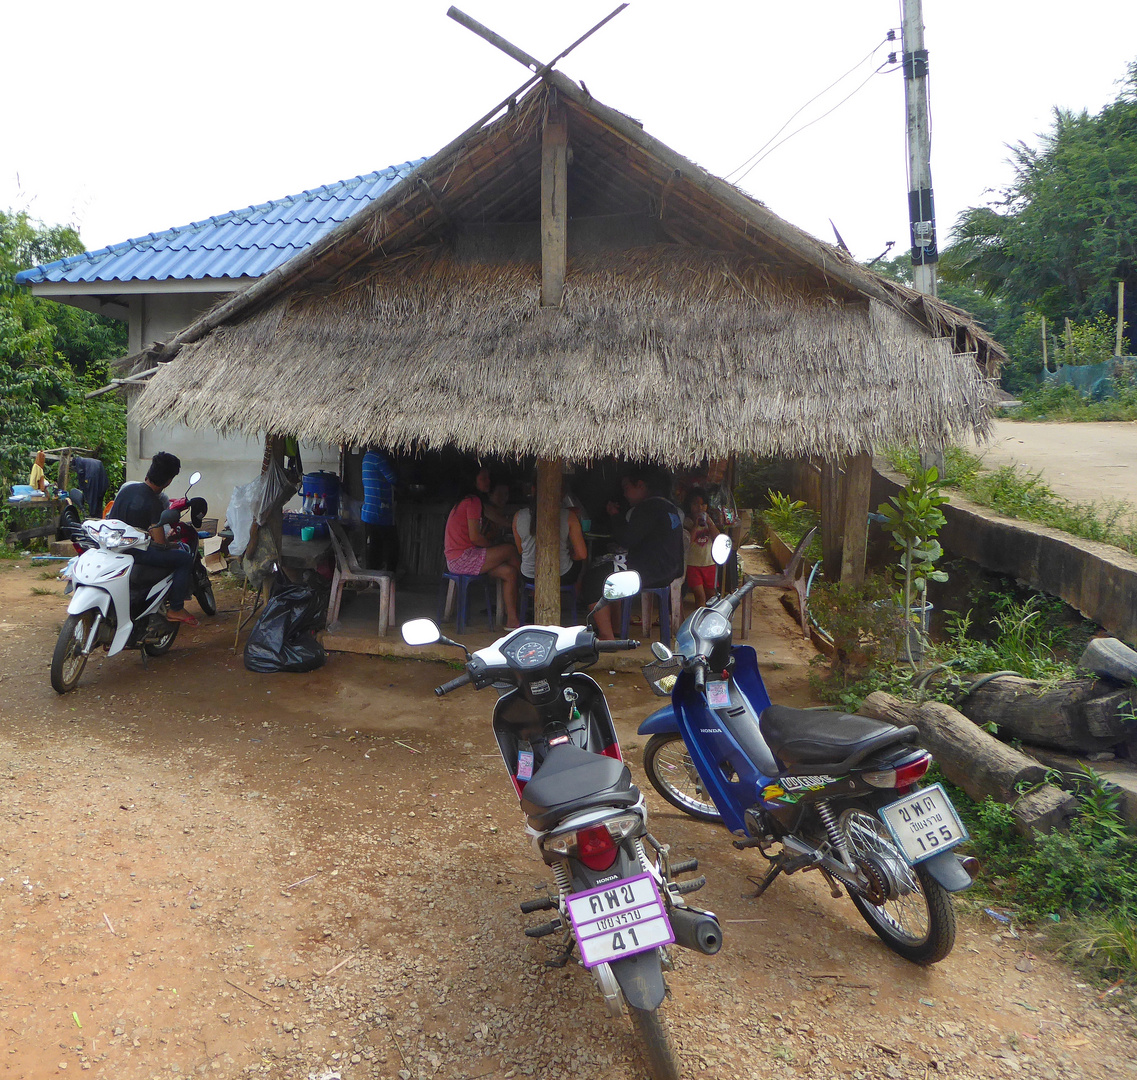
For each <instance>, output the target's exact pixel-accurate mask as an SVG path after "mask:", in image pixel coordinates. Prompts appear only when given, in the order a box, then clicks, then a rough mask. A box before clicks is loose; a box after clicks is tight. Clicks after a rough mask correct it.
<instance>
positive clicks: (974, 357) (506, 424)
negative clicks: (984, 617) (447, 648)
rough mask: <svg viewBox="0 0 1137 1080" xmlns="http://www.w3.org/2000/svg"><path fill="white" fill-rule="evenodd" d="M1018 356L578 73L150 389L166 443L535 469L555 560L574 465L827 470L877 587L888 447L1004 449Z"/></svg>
mask: <svg viewBox="0 0 1137 1080" xmlns="http://www.w3.org/2000/svg"><path fill="white" fill-rule="evenodd" d="M1001 356H1002V354H1001V353H1000V351H999V348H998V346H997V345H996V344H995V343H994V342H992V341H991V340H990V339H989V338H988V337H987V336H986V335H985V334H984V333H983V332H982V331H981V330H980V329H979V328H978V327H977V326H976V325H975V323H974V322H973V321H972V320H971V319H970V318H969V317H968V315H967V314H966V313H965V312H963V311H960V310H958V309H955V308H952V307H950V306H949V305H946V304H943V303H940V302H938V301H937V300H935V299H933V298H930V297H926V296H921V295H919V294H917V293H915V292H912V291H911V290H908V289H905V288H903V287H901V286H898V285H896V284H894V283H892V282H889V281H886V280H884V279H883V278H881V277H879V276H878V275H875V274H873V273H871V272H869V271H866V270H865V269H863V268H862V267H860V266H859V265H857V264H856V263H855V262H854V261H853V260H852V259H851V258H849V257H848V256H846V255H845V254H844V253H842V252H840V251H839V250H837V249H835V248H833V247H831V246H830V245H827V244H824V243H821V242H820V241H818V240H816V239H814V238H813V237H811V236H809V235H808V234H806V233H804V232H802V231H800V230H799V229H797V228H795V227H794V226H792V225H790V224H788V223H787V222H785V221H783V220H782V219H780V218H778V217H777V216H776V215H774V214H772V213H771V212H770V211H769V210H767V209H766V208H765V207H764V206H763V205H762V204H761V203H759V202H757V201H755V200H754V199H751V198H750V197H748V196H747V195H745V194H743V193H742V192H740V191H739V190H737V189H736V188H734V187H732V186H730V185H729V184H727V183H725V182H723V181H721V180H719V179H717V178H715V177H713V176H711V175H709V174H708V173H707V172H706V171H704V170H703V169H701V168H699V167H698V166H697V165H695V164H693V163H692V162H690V161H688V160H687V159H685V158H683V157H682V156H680V155H679V154H677V153H675V152H674V151H673V150H671V149H669V148H668V147H666V146H664V145H663V144H662V143H660V142H659V141H658V140H656V139H654V138H652V137H651V136H650V135H648V134H647V133H646V132H645V131H644V130H643V129H642V127H641V126H640V125H639V124H638V123H637V122H636V121H635V120H633V119H631V118H629V117H628V116H625V115H623V114H622V113H619V112H617V111H616V110H614V109H612V108H609V107H607V106H605V105H602V104H600V103H599V102H598V101H596V100H595V99H594V98H593V97H591V95H590V94H589V93H588V92H587V91H586V90H585V89H583V88H582V87H581V86H578V85H577V84H576V83H574V82H572V81H571V80H569V79H568V78H567V77H565V76H564V75H562V74H561V73H559V72H557V71H551V72H549V73H548V74H547V75H546V76H545V77H544V78H543V79H542V80H541V81H540V82H538V83H536V85H534V86H533V87H532V88H531V89H530V90H529V91H528V93H526V94H525V95H524V96H522V97H520V98H519V99H518V100H511V101H510V102H508V103H505V104H503V105H502V106H501V107H500V108H499V109H498V110H495V112H494V113H492V114H490V115H489V116H487V117H486V118H484V119H483V120H482V121H480V122H479V123H478V124H477V125H475V126H474V127H472V128H470V129H469V130H467V131H465V132H464V133H463V134H462V135H461V136H459V137H458V138H457V139H456V140H454V141H453V142H452V143H450V144H449V145H448V146H446V147H444V148H443V149H442V150H440V151H439V152H438V153H437V154H435V155H434V156H433V157H431V158H429V159H428V160H427V161H426V162H425V163H423V164H422V165H421V166H420V167H419V168H417V169H416V170H415V171H414V172H413V173H412V174H411V175H410V176H409V177H408V178H407V179H406V180H405V181H404V182H402V183H401V184H399V185H398V186H396V187H395V188H393V189H392V190H391V191H389V192H388V193H387V194H386V195H384V196H383V197H381V198H380V199H378V200H377V201H376V202H375V203H374V204H372V205H371V206H370V207H369V208H368V209H367V210H366V211H363V212H361V213H359V214H358V215H356V216H355V217H352V218H351V219H349V220H348V221H346V222H344V223H343V224H342V225H341V226H340V227H338V228H337V229H336V230H334V231H333V232H332V233H330V234H329V235H328V236H327V237H325V238H324V240H323V241H321V242H319V243H317V244H314V245H312V246H311V247H310V248H308V249H307V250H305V251H304V252H302V253H300V254H299V255H297V256H296V257H295V258H293V259H292V260H291V261H289V262H287V263H285V264H283V265H282V266H280V267H279V268H277V269H276V270H275V271H273V272H272V273H270V274H269V275H267V276H266V277H265V278H263V279H261V280H260V281H258V282H257V283H256V284H254V285H252V286H251V287H250V288H248V289H247V290H246V291H245V292H243V293H240V294H237V295H235V296H234V297H232V298H230V299H228V300H227V301H225V302H224V303H222V304H220V305H219V306H218V307H216V308H215V309H213V310H212V311H211V312H209V313H207V314H206V315H204V316H203V317H201V318H200V319H198V320H197V321H196V322H195V323H193V324H192V325H190V326H189V327H187V328H186V329H184V330H183V331H181V332H180V333H179V334H178V335H177V336H175V337H174V338H173V339H171V340H170V341H169V342H167V343H165V344H164V345H159V346H156V347H154V348H153V349H151V350H149V351H148V352H147V353H145V354H140V355H139V356H137V357H135V358H133V370H135V371H141V370H143V369H144V368H146V367H148V366H153V365H155V364H156V365H157V368H158V370H157V372H156V374H155V375H154V377H153V378H151V379H150V380H149V382H148V383H147V386H146V390H145V393H144V395H143V397H142V400H141V402H140V407H139V421H140V422H141V423H142V424H145V423H148V422H151V421H154V420H157V419H158V418H162V419H163V420H165V421H167V422H184V423H186V424H189V425H190V426H210V427H216V428H219V429H221V430H230V431H244V432H248V433H255V432H263V431H269V432H279V433H282V434H289V435H294V436H296V437H299V438H300V439H311V440H320V441H326V442H331V443H342V444H348V445H355V446H365V445H368V444H374V445H380V446H385V447H388V448H390V449H392V450H395V451H406V450H422V449H431V448H440V447H446V446H449V447H455V448H458V449H461V450H467V451H472V452H478V453H483V454H493V455H498V456H504V457H508V456H512V455H516V456H529V455H531V456H534V457H536V458H537V459H538V461H539V473H540V476H541V479H542V481H543V483H542V487H541V503H540V504H539V523H538V539H539V541H540V540H541V537H542V530H546V532H545V535H547V536H548V537H549V538H550V539H552V536H554V535H555V528H556V513H555V509H554V508H555V506H556V505H557V504H558V503H559V497H560V493H559V489H558V485H559V476H560V468H559V465H560V463H561V462H563V461H582V460H589V459H597V458H601V457H605V456H609V455H612V456H619V457H623V458H629V459H639V460H644V461H656V462H660V463H663V464H670V465H680V464H691V463H694V462H697V461H698V460H700V459H701V458H703V457H704V456H710V457H725V456H728V455H730V454H734V453H747V454H756V455H766V456H789V457H800V456H812V457H816V458H819V459H823V460H824V461H826V462H828V463H830V475H831V476H832V477H836V476H837V475H838V474H839V472H840V467H843V472H844V476H845V483H846V485H847V489H848V490H847V493H846V498H845V500H844V504H845V506H846V512H845V520H846V521H847V522H849V523H850V524H849V525H848V526H847V527H846V526H845V525H844V524H843V523H842V522H833V521H831V522H830V523H829V526H830V527H829V528H828V530H827V531H828V542H829V544H830V547H832V546H833V545H834V544H836V543H839V542H840V537H841V535H842V533H843V534H844V541H845V543H844V549H845V559H844V566H845V572H846V573H852V574H856V573H858V572H863V561H864V545H865V532H866V526H865V522H866V520H867V510H868V476H869V464H868V462H869V460H870V458H869V455H870V454H871V452H872V450H873V448H874V447H877V446H879V445H881V444H882V443H885V442H889V441H894V442H907V443H912V442H915V443H918V444H920V445H921V446H925V447H927V446H933V445H936V444H939V443H941V442H943V441H944V440H950V439H952V438H955V437H958V436H961V435H963V434H967V433H973V432H974V433H977V434H982V433H983V432H984V431H985V429H986V426H987V423H988V412H989V386H990V376H991V375H993V374H994V372H995V369H996V368H997V365H998V363H999V362H1000V360H1001ZM546 511H547V512H546ZM543 547H544V548H545V549H548V550H550V551H552V550H554V549H555V543H546V544H544V545H543ZM558 599H559V595H558V591H557V583H556V569H555V555H553V556H552V557H551V559H550V562H549V563H548V564H543V563H540V562H539V563H538V567H537V598H536V600H537V602H536V609H537V610H536V614H537V617H538V619H542V618H543V619H545V620H547V621H555V618H554V617H553V613H554V612H556V611H557V610H558V608H557V604H558Z"/></svg>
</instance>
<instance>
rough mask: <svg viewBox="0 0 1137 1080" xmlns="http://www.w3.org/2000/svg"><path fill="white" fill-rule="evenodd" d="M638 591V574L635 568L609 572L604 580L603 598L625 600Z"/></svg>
mask: <svg viewBox="0 0 1137 1080" xmlns="http://www.w3.org/2000/svg"><path fill="white" fill-rule="evenodd" d="M639 591H640V575H639V574H638V573H637V572H636V571H635V570H620V571H618V572H617V573H615V574H609V575H608V577H607V579H606V580H605V582H604V599H605V600H626V599H627V598H628V597H629V596H635V595H636V593H638V592H639Z"/></svg>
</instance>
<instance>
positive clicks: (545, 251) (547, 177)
mask: <svg viewBox="0 0 1137 1080" xmlns="http://www.w3.org/2000/svg"><path fill="white" fill-rule="evenodd" d="M567 260H568V125H567V122H566V120H565V114H564V110H563V109H559V108H556V109H550V110H549V115H548V116H547V117H546V118H545V128H544V132H543V134H542V138H541V306H542V307H547V308H559V307H560V306H561V300H562V299H564V291H565V267H566V265H567Z"/></svg>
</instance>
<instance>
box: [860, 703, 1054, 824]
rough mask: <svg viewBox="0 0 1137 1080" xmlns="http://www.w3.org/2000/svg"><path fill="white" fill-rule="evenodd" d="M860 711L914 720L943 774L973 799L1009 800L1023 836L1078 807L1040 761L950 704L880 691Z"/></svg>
mask: <svg viewBox="0 0 1137 1080" xmlns="http://www.w3.org/2000/svg"><path fill="white" fill-rule="evenodd" d="M860 712H861V714H862V715H864V716H872V717H874V718H875V719H877V720H884V721H887V722H888V723H890V724H895V725H896V726H897V727H903V726H904V725H906V724H914V725H915V726H916V727H917V728H918V729H919V731H920V742H921V745H922V746H924V748H925V749H927V750H929V751H931V754H932V756H933V757H934V758H935V759H936V763H937V764H938V765H939V767H940V769H941V770H942V771H943V774H944V775H945V776H946V777H947V778H948V779H949V780H950V781H951V782H952V783H953V784H956V785H957V786H958V787H961V788H963V790H964V791H966V792H967V794H968V795H970V796H971V797H972V798H973V799H975V800H976V801H977V802H982V801H983V800H984V799H985V798H987V797H988V796H990V797H991V798H992V799H995V800H996V801H998V802H1002V803H1007V804H1009V805H1010V806H1011V812H1012V813H1013V814H1014V817H1015V827H1016V828H1017V829H1018V830H1019V832H1021V833H1022V834H1023V835H1030V834H1031V833H1033V832H1046V831H1049V830H1050V829H1053V828H1056V827H1059V826H1061V825H1062V824H1063V823H1064V822H1065V821H1066V820H1068V819H1069V818H1071V817H1073V815H1074V813H1075V811H1076V810H1077V800H1076V799H1075V798H1074V796H1072V795H1070V794H1068V793H1067V792H1065V791H1062V790H1060V789H1059V788H1055V787H1051V785H1049V784H1047V783H1046V782H1045V781H1046V769H1045V768H1043V766H1042V765H1040V764H1039V763H1038V762H1037V761H1034V760H1033V759H1032V758H1028V757H1027V756H1026V755H1025V754H1020V753H1019V752H1018V751H1017V750H1015V749H1014V748H1013V747H1011V746H1007V745H1006V744H1005V743H1001V742H1000V741H999V740H998V739H996V738H993V737H992V736H991V735H988V734H987V732H985V731H984V730H983V729H982V728H980V727H978V726H977V725H976V724H974V723H972V721H971V720H969V719H968V718H967V717H966V716H964V715H963V714H962V713H959V712H957V711H956V710H955V709H953V708H952V707H951V706H950V705H944V704H943V703H942V702H939V701H925V702H914V701H903V700H901V699H900V698H897V697H894V696H893V695H892V694H885V693H883V692H879V691H878V692H877V693H875V694H870V695H869V696H868V697H867V698H866V699H865V702H864V704H863V705H862V706H861V708H860ZM1024 791H1025V792H1026V794H1024Z"/></svg>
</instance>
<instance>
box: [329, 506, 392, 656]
mask: <svg viewBox="0 0 1137 1080" xmlns="http://www.w3.org/2000/svg"><path fill="white" fill-rule="evenodd" d="M328 535H329V536H330V537H331V541H332V549H333V550H334V551H335V553H336V568H335V572H334V573H333V574H332V595H331V598H330V599H329V601H328V629H329V630H332V629H334V628H335V626H336V624H337V623H338V622H339V617H340V601H341V600H342V599H343V591H344V589H345V588H363V589H367V588H370V587H372V586H374V585H377V586H378V587H379V636H380V637H383V635H384V634H386V633H387V629H388V627H390V626H391V624H392V623H393V622H394V621H395V575H394V574H392V573H391V572H390V571H389V570H367V569H365V568H364V567H362V566H360V565H359V562H358V561H357V560H356V557H355V552H354V551H353V550H352V547H351V541H349V540H348V538H347V533H345V532H344V530H343V526H342V525H341V524H340V523H339V522H338V521H333V520H332V519H330V518H329V519H328Z"/></svg>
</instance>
